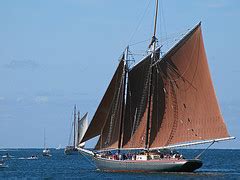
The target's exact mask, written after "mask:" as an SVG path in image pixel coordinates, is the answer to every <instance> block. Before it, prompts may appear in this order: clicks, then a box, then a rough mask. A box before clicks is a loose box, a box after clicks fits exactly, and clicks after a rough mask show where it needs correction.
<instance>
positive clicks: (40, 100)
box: [34, 96, 49, 104]
mask: <svg viewBox="0 0 240 180" xmlns="http://www.w3.org/2000/svg"><path fill="white" fill-rule="evenodd" d="M48 100H49V99H48V96H36V97H35V99H34V101H35V102H36V103H38V104H42V103H47V102H48Z"/></svg>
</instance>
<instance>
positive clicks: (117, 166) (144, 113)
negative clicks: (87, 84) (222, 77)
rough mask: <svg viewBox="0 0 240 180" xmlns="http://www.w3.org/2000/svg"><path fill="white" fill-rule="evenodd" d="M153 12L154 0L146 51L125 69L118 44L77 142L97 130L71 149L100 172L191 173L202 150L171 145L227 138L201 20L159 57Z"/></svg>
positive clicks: (196, 167) (199, 162) (159, 50)
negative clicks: (191, 153) (187, 151)
mask: <svg viewBox="0 0 240 180" xmlns="http://www.w3.org/2000/svg"><path fill="white" fill-rule="evenodd" d="M157 16H158V0H156V12H155V18H154V22H155V23H154V33H153V36H152V40H151V43H150V45H149V54H148V55H147V56H146V57H144V58H143V59H142V60H141V61H140V62H139V63H137V64H135V65H134V66H133V67H131V68H129V66H128V59H129V57H128V53H129V50H128V48H126V51H125V52H124V53H123V56H122V58H121V59H120V61H119V64H118V67H117V69H116V71H115V73H114V75H113V77H112V80H111V81H110V83H109V85H108V88H107V90H106V92H105V94H104V96H103V98H102V100H101V102H100V104H99V106H98V108H97V110H96V112H95V114H94V116H93V119H92V121H91V122H90V125H89V127H88V129H87V131H86V133H85V135H84V137H83V139H82V141H81V142H85V141H88V140H90V139H92V138H94V137H97V136H99V140H98V142H97V144H96V146H95V148H94V149H93V150H88V149H84V148H79V150H80V153H82V154H83V155H86V156H89V157H90V158H91V159H92V160H93V161H94V163H95V164H96V166H97V168H98V169H100V170H103V171H127V172H129V171H144V172H162V171H166V172H193V171H195V170H196V169H198V168H200V167H201V166H202V164H203V163H202V161H201V159H200V157H201V154H202V153H203V152H204V151H203V152H202V153H201V154H199V155H198V156H196V157H195V158H193V159H186V158H184V155H183V154H180V153H178V152H176V151H175V149H177V148H179V147H185V146H192V145H198V144H205V143H209V144H210V145H209V146H208V147H207V148H209V147H210V146H211V145H212V144H214V143H215V142H218V141H225V140H230V139H234V137H231V136H230V135H229V133H228V131H227V128H226V125H225V123H224V120H223V117H222V115H221V112H220V108H219V105H218V102H217V98H216V94H215V91H214V87H213V83H212V80H211V76H210V71H209V67H208V63H207V57H206V53H205V48H204V43H203V37H202V31H201V23H199V24H197V25H196V26H195V27H194V28H193V29H192V30H191V31H189V32H188V33H187V34H186V35H185V36H184V37H183V38H182V39H181V40H180V41H179V42H178V43H177V44H175V45H174V46H173V47H172V48H171V49H170V50H169V51H168V52H167V53H165V54H164V55H161V46H160V47H158V46H157V37H156V24H157ZM207 148H206V149H207Z"/></svg>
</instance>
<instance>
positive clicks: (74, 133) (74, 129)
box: [73, 104, 76, 147]
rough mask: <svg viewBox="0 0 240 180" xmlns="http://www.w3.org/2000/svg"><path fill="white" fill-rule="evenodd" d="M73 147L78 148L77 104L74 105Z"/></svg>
mask: <svg viewBox="0 0 240 180" xmlns="http://www.w3.org/2000/svg"><path fill="white" fill-rule="evenodd" d="M73 118H74V119H73V146H74V147H75V146H76V142H75V141H76V104H75V105H74V117H73Z"/></svg>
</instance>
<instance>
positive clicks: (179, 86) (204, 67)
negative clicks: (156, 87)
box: [150, 24, 229, 147]
mask: <svg viewBox="0 0 240 180" xmlns="http://www.w3.org/2000/svg"><path fill="white" fill-rule="evenodd" d="M155 67H157V68H158V71H159V72H160V73H159V75H160V76H161V77H162V80H163V83H164V92H165V93H164V94H165V100H164V101H165V113H164V116H163V119H162V120H161V125H160V128H159V129H158V133H157V134H155V136H152V137H151V145H150V147H161V146H167V145H171V144H177V143H182V142H189V141H202V140H208V139H216V138H224V137H228V136H229V134H228V132H227V129H226V126H225V123H224V121H223V117H222V115H221V112H220V109H219V106H218V102H217V99H216V95H215V91H214V88H213V84H212V80H211V76H210V72H209V68H208V64H207V57H206V53H205V49H204V44H203V38H202V32H201V24H199V25H198V26H196V27H195V28H194V29H193V30H192V31H191V32H190V33H189V34H188V35H187V36H186V37H185V38H184V39H183V40H182V41H180V43H178V44H177V45H176V46H175V47H174V48H173V49H172V50H170V51H169V52H168V53H167V54H166V56H164V57H163V59H162V61H161V62H159V64H158V65H157V66H155ZM154 108H157V107H155V106H154ZM159 110H160V109H159ZM156 120H157V121H158V119H157V118H156V119H153V120H152V121H156ZM152 128H154V127H152Z"/></svg>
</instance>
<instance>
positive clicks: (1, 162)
mask: <svg viewBox="0 0 240 180" xmlns="http://www.w3.org/2000/svg"><path fill="white" fill-rule="evenodd" d="M7 167H8V165H6V164H5V162H4V161H3V160H0V168H7Z"/></svg>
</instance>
